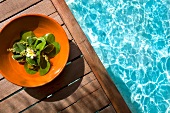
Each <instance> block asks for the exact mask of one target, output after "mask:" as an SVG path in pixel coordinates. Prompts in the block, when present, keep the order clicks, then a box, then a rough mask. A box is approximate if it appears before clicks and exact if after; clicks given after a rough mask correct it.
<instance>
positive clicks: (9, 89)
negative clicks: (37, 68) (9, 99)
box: [0, 79, 21, 100]
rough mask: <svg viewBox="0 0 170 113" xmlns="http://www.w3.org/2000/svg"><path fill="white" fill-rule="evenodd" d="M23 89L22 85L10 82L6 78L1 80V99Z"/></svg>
mask: <svg viewBox="0 0 170 113" xmlns="http://www.w3.org/2000/svg"><path fill="white" fill-rule="evenodd" d="M19 89H21V87H20V86H17V85H14V84H12V83H11V82H8V81H7V80H6V79H3V80H1V81H0V91H1V93H0V100H2V99H3V98H5V97H6V96H8V95H9V94H11V93H13V92H15V91H17V90H19Z"/></svg>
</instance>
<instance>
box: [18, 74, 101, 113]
mask: <svg viewBox="0 0 170 113" xmlns="http://www.w3.org/2000/svg"><path fill="white" fill-rule="evenodd" d="M89 73H91V72H88V73H86V74H84V75H83V76H81V77H80V78H78V79H76V80H74V81H72V82H70V83H72V84H70V83H69V84H67V85H65V86H63V87H61V88H60V89H58V90H57V91H55V92H53V93H51V94H49V95H48V96H46V97H44V98H42V99H41V100H39V101H37V102H35V103H34V104H32V105H30V106H28V107H27V108H25V109H23V110H21V111H20V112H19V113H23V112H24V111H26V110H27V109H29V108H31V107H33V106H35V105H36V104H38V103H40V102H41V101H43V100H45V99H48V98H50V97H52V96H53V95H54V94H56V93H57V92H59V91H61V90H62V89H64V88H66V87H68V86H71V85H73V84H74V83H76V82H78V81H79V80H81V78H83V77H84V76H86V75H87V74H89ZM73 82H74V83H73ZM87 84H88V83H87ZM87 84H85V85H87ZM82 87H83V86H82ZM97 90H98V89H97ZM95 91H96V90H95ZM91 93H92V92H91Z"/></svg>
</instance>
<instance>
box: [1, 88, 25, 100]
mask: <svg viewBox="0 0 170 113" xmlns="http://www.w3.org/2000/svg"><path fill="white" fill-rule="evenodd" d="M24 89H25V88H24V87H22V88H20V89H18V90H17V91H15V92H13V93H11V94H9V95H8V96H6V97H4V98H3V99H1V100H0V102H2V101H4V100H6V99H8V98H10V97H11V96H13V95H15V94H17V93H18V92H20V91H22V90H24Z"/></svg>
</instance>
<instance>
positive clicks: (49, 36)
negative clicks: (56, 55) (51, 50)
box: [44, 33, 55, 44]
mask: <svg viewBox="0 0 170 113" xmlns="http://www.w3.org/2000/svg"><path fill="white" fill-rule="evenodd" d="M44 38H45V40H46V41H47V43H49V44H50V43H53V42H55V36H54V35H53V34H51V33H48V34H46V35H45V36H44Z"/></svg>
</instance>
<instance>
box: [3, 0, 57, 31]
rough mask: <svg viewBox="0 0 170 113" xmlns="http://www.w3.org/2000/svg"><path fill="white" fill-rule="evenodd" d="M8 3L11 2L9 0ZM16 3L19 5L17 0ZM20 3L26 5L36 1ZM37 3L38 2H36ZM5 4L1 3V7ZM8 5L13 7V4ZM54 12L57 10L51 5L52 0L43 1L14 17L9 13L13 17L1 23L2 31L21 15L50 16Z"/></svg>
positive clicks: (23, 0) (24, 0)
mask: <svg viewBox="0 0 170 113" xmlns="http://www.w3.org/2000/svg"><path fill="white" fill-rule="evenodd" d="M7 1H8V2H10V1H11V0H7ZM14 1H15V3H18V2H17V0H14ZM19 1H22V2H23V3H25V4H26V3H27V2H30V1H34V0H28V1H26V0H19ZM35 1H37V0H35ZM12 2H13V0H12ZM3 3H5V2H3ZM3 3H0V5H2V4H3ZM8 5H9V6H8V7H12V5H11V4H8ZM5 7H6V6H5ZM8 7H7V8H8ZM0 9H1V6H0ZM4 9H5V8H4ZM4 9H1V10H4ZM1 10H0V12H1ZM20 11H21V10H20ZM54 12H56V9H55V8H54V6H53V4H52V3H51V1H50V0H43V1H41V2H39V3H38V4H36V5H33V6H32V7H30V8H28V9H26V10H23V11H21V12H20V13H18V14H16V15H14V16H12V15H13V13H9V14H8V15H10V16H12V17H11V18H9V19H7V20H5V21H3V22H1V23H0V29H1V28H2V27H3V26H4V25H6V24H7V23H8V22H10V21H11V20H12V19H14V18H16V17H18V16H19V15H22V14H44V15H50V14H53V13H54ZM0 14H1V13H0ZM0 17H3V18H5V17H4V15H3V16H0Z"/></svg>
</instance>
